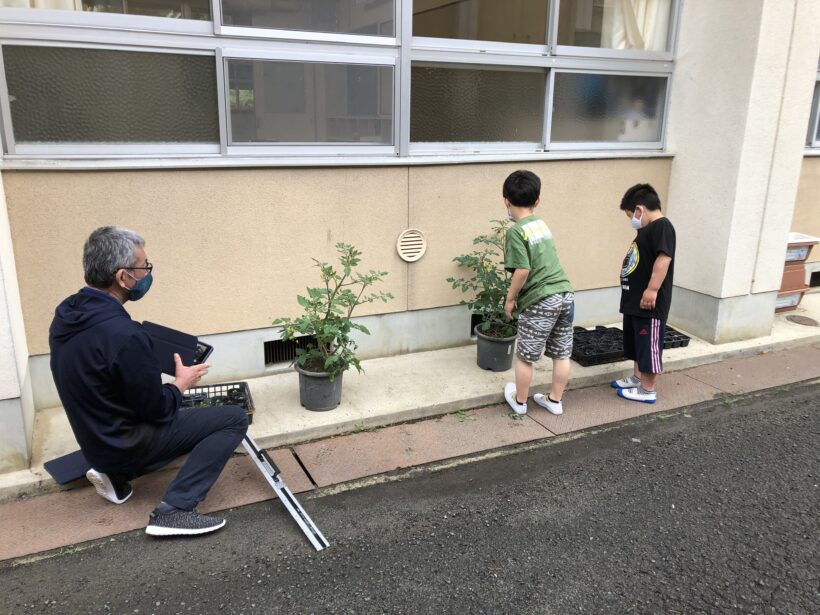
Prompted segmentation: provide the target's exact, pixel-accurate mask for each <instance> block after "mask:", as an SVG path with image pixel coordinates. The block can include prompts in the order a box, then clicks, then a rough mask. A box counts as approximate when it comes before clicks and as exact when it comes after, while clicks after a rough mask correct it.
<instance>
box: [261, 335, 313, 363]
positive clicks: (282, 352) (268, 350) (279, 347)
mask: <svg viewBox="0 0 820 615" xmlns="http://www.w3.org/2000/svg"><path fill="white" fill-rule="evenodd" d="M315 340H316V336H315V335H303V336H302V337H297V338H296V339H292V340H273V341H270V342H265V365H276V364H277V363H290V362H291V361H293V360H294V359H295V358H296V349H297V348H305V347H306V346H307V344H308V343H309V342H312V341H315Z"/></svg>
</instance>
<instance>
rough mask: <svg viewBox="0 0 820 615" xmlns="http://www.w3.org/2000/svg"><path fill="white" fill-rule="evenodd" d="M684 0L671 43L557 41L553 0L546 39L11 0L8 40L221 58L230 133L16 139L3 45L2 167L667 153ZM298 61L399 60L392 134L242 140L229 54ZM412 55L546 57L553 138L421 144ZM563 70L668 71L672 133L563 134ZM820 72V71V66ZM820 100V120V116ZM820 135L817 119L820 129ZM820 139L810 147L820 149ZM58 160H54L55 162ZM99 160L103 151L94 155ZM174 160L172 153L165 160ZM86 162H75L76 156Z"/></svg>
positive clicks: (437, 59) (533, 62) (216, 9)
mask: <svg viewBox="0 0 820 615" xmlns="http://www.w3.org/2000/svg"><path fill="white" fill-rule="evenodd" d="M681 3H682V0H672V12H673V14H672V16H671V19H670V27H669V33H668V39H669V43H668V48H667V52H665V53H656V52H638V51H625V50H624V51H621V50H611V49H600V48H585V47H567V46H558V45H556V44H555V43H556V35H557V27H558V11H559V9H560V0H551V1H550V6H549V11H548V24H547V33H548V36H547V41H546V43H545V44H544V45H539V44H515V43H500V42H495V41H472V40H461V39H438V38H428V37H414V36H413V35H412V21H413V6H412V0H394V5H393V7H394V36H393V37H384V36H376V35H373V36H370V35H351V34H338V33H325V32H304V31H298V32H297V31H292V30H272V29H264V28H253V27H243V26H223V25H222V23H221V5H220V0H211V11H212V21H204V20H188V19H173V18H162V17H148V16H141V15H122V14H114V13H93V12H84V11H67V10H50V9H10V8H0V46H2V45H8V44H26V45H54V46H60V47H82V48H100V49H118V50H125V51H151V52H166V53H192V54H206V55H211V56H213V57H214V62H215V65H216V79H217V87H216V91H217V99H218V100H217V107H218V111H219V119H218V121H219V143H218V144H217V145H216V146H215V145H214V144H213V143H211V144H179V143H146V144H139V143H135V144H121V145H117V144H107V143H104V144H95V143H88V144H16V143H15V141H14V137H13V128H12V126H11V114H10V104H9V101H8V90H7V87H6V82H5V66H4V64H3V63H2V53H1V52H2V47H0V120H2V131H0V136H2V137H3V141H4V144H5V152H7V153H6V154H5V155H4V156H3V162H2V168H38V165H40V166H39V168H44V167H48V168H60V164H63V166H64V168H78V167H77V164H82V163H81V162H79V163H77V164H74V165H72V164H71V163H72V160H71V159H77V160H78V161H88V162H87V164H88V165H89V167H91V168H94V167H93V166H92V165H94V164H96V165H99V168H105V167H106V165H108V166H109V167H111V168H123V166H122V165H123V161H124V160H126V159H129V158H131V159H134V160H135V162H134V164H135V165H142V166H143V167H157V166H159V167H165V166H190V167H199V166H232V165H245V164H253V165H269V166H286V165H290V164H299V165H305V164H314V163H315V164H321V165H324V164H331V165H332V164H348V163H352V164H416V163H419V164H423V163H425V162H426V163H429V162H430V161H431V160H435V161H436V162H439V163H446V162H456V163H458V162H470V161H477V160H490V159H492V160H494V161H496V160H527V159H529V160H533V159H550V158H561V159H564V158H567V157H570V158H571V157H573V156H575V157H584V158H587V157H597V156H605V157H613V156H634V155H666V154H665V153H664V152H665V147H666V123H667V119H668V110H669V104H670V99H669V93H670V89H671V82H672V78H673V72H674V71H673V69H674V63H673V56H674V53H673V50H674V49H675V46H676V40H677V36H678V28H679V18H680V10H681ZM237 58H242V59H251V60H253V59H257V60H265V59H270V60H277V59H278V60H296V61H301V62H309V61H315V62H342V63H345V64H355V63H362V64H371V65H390V66H393V67H394V81H393V88H394V89H393V144H392V145H390V146H385V145H373V144H370V143H351V144H337V143H333V144H332V145H323V144H318V145H317V144H304V143H297V144H276V145H270V144H264V143H260V144H247V145H246V144H243V145H232V144H230V143H229V136H230V132H229V131H230V126H229V122H230V112H229V105H228V95H229V92H228V89H227V71H226V70H225V69H226V62H227V60H229V59H237ZM413 62H429V63H435V64H445V65H446V64H453V65H456V64H457V65H472V66H475V67H480V66H482V65H488V66H490V65H491V66H508V67H510V68H511V69H514V68H515V67H540V68H543V69H545V70H546V71H547V79H546V92H545V96H544V102H545V104H544V117H543V121H544V129H543V135H542V141H541V142H540V143H534V142H525V143H521V142H493V143H481V142H479V143H466V142H457V143H427V142H423V143H411V142H410V103H411V96H410V94H411V92H410V90H411V71H412V64H413ZM555 71H577V72H591V73H606V74H624V75H633V76H634V75H646V76H657V77H666V78H667V90H666V100H665V106H664V109H663V124H662V133H661V140H660V141H658V142H651V143H639V144H638V143H629V142H627V143H623V142H612V143H589V142H579V143H560V144H556V143H552V142H551V140H550V135H551V124H552V92H553V84H554V72H555ZM818 79H820V71H818ZM818 115H820V113H818V110H815V114H814V116H813V121H814V122H815V128H816V125H817V121H818ZM815 136H816V129H815ZM818 147H820V143H818V142H816V141H815V142H813V143H812V145H810V146H807V149H811V153H815V152H816V151H817V148H818ZM55 159H56V160H57V161H58V163H57V166H56V167H55V166H54V165H52V164H51V163H50V161H51V160H55ZM91 159H93V160H91ZM166 159H167V160H166ZM75 162H76V161H75Z"/></svg>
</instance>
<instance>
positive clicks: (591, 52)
mask: <svg viewBox="0 0 820 615" xmlns="http://www.w3.org/2000/svg"><path fill="white" fill-rule="evenodd" d="M562 1H563V0H553V2H554V3H555V4H556V10H555V19H554V20H553V21H552V23H551V24H550V25H551V27H552V30H551V33H550V40H552V41H555V54H556V55H560V56H567V57H572V56H578V57H592V58H613V59H622V60H628V59H633V60H664V61H672V60H673V59H674V49H675V46H676V44H677V39H678V28H679V27H680V22H679V20H680V2H679V1H677V0H672V2H671V7H670V9H669V10H670V11H671V15H670V16H669V30H668V32H667V33H666V49H665V50H664V51H638V50H634V49H610V48H607V47H581V46H576V45H559V44H558V14H559V12H560V4H561V2H562Z"/></svg>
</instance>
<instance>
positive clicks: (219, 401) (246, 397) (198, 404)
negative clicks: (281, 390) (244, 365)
mask: <svg viewBox="0 0 820 615" xmlns="http://www.w3.org/2000/svg"><path fill="white" fill-rule="evenodd" d="M206 406H239V407H241V408H242V409H243V410H244V411H245V414H247V415H248V422H249V423H253V411H254V407H253V398H252V397H251V390H250V388H248V383H247V382H228V383H225V384H209V385H205V386H199V387H192V388H190V389H188V390H187V391H185V394H184V395H183V396H182V407H183V408H205V407H206Z"/></svg>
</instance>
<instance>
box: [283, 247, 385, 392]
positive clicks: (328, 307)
mask: <svg viewBox="0 0 820 615" xmlns="http://www.w3.org/2000/svg"><path fill="white" fill-rule="evenodd" d="M336 251H337V252H338V254H339V256H338V259H339V265H338V267H335V266H333V265H330V264H328V263H325V262H321V261H318V260H316V259H315V258H314V259H313V262H314V263H315V265H316V267H317V268H318V269H319V276H320V278H321V280H322V282H323V283H324V287H317V288H308V289H307V296H304V295H299V296H297V297H296V299H297V301H298V302H299V305H300V306H301V307H302V309H303V311H304V313H303V315H302V316H299V317H297V318H277V319H276V320H274V321H273V324H274V325H281V326H282V331H281V333H280V337H281V339H283V340H292V339H294V338H297V337H301V336H303V335H309V336H313V337H312V338H310V341H309V342H308V343H307V344H305V348H297V349H296V359H295V363H296V364H297V365H299V367H301V368H303V369H305V370H308V371H314V372H327V373H329V374H330V377H331V380H332V379H333V378H335V377H336V376H338V375H339V374H341V373H342V372H344V371H346V370H347V369H348V368H350V366H353V367H355V368H356V369H357V370H358V371H359V372H361V371H362V367H361V365H360V364H359V359H358V358H357V357H356V348H357V344H356V342H355V341H354V340H353V339H351V332H352V331H353V330H354V329H355V330H356V331H360V332H362V333H364V334H365V335H370V331H368V330H367V328H366V327H365V326H364V325H361V324H359V323H356V322H353V320H352V319H351V316H352V314H353V310H354V309H356V307H358V306H360V305H363V304H365V303H372V302H374V301H384V302H387V301H388V300H389V299H392V298H393V295H392V294H391V293H385V292H370V293H368V294H365V291H366V290H367V289H368V288H370V287H372V286H373V285H374V284H376V283H377V282H381V281H382V280H384V277H385V276H386V275H387V272H386V271H374V270H372V269H371V270H370V271H368V272H367V273H361V272H358V271H355V268H356V267H358V265H359V263H360V262H361V255H362V253H361V252H360V251H359V250H357V249H356V248H354V247H353V246H352V245H350V244H346V243H341V242H340V243H337V244H336Z"/></svg>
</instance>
